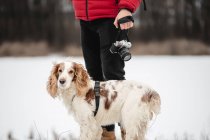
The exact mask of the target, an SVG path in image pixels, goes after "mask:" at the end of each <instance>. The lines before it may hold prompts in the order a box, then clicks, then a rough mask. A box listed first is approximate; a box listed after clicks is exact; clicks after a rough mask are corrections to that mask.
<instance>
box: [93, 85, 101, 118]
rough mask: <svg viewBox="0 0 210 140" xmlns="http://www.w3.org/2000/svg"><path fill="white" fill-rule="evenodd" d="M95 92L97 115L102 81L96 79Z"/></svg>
mask: <svg viewBox="0 0 210 140" xmlns="http://www.w3.org/2000/svg"><path fill="white" fill-rule="evenodd" d="M94 93H95V104H96V109H95V111H94V116H96V114H97V112H98V108H99V101H100V81H95V86H94Z"/></svg>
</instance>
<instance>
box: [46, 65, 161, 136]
mask: <svg viewBox="0 0 210 140" xmlns="http://www.w3.org/2000/svg"><path fill="white" fill-rule="evenodd" d="M94 84H95V82H94V81H93V80H91V79H90V77H89V75H88V73H87V71H86V70H85V69H84V67H83V66H82V65H81V64H78V63H76V62H72V61H64V62H61V63H57V64H54V66H53V69H52V71H51V74H50V76H49V80H48V82H47V90H48V92H49V94H50V95H51V96H52V97H60V99H62V100H63V102H64V104H65V106H66V108H67V109H68V111H69V112H72V113H73V115H74V117H75V119H76V121H77V122H78V123H79V125H80V140H100V139H101V134H102V128H101V126H102V125H109V124H113V123H116V122H119V123H120V124H121V127H123V129H124V132H125V133H124V134H125V140H144V139H145V134H146V131H147V127H148V123H149V122H150V120H151V119H152V118H153V117H154V115H157V114H158V113H159V112H160V104H161V101H160V96H159V94H158V93H157V92H156V91H154V90H153V89H151V88H150V87H148V86H146V85H144V84H141V83H137V82H134V81H128V80H110V81H104V82H100V104H99V108H98V112H97V114H96V116H94V111H95V108H96V105H95V93H94Z"/></svg>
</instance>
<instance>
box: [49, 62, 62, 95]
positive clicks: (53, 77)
mask: <svg viewBox="0 0 210 140" xmlns="http://www.w3.org/2000/svg"><path fill="white" fill-rule="evenodd" d="M59 66H60V64H54V66H53V68H52V70H51V73H50V76H49V78H48V82H47V91H48V93H49V94H50V95H51V96H52V97H53V98H55V97H56V96H57V89H58V85H57V81H58V69H59Z"/></svg>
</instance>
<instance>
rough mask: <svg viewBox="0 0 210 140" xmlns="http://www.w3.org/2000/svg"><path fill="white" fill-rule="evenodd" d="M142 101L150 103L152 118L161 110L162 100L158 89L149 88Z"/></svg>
mask: <svg viewBox="0 0 210 140" xmlns="http://www.w3.org/2000/svg"><path fill="white" fill-rule="evenodd" d="M141 101H142V102H145V103H147V104H148V105H149V107H150V119H152V117H153V113H155V114H156V115H157V114H158V113H159V112H160V105H161V100H160V95H159V94H158V93H157V92H156V91H154V90H148V92H147V93H145V94H144V95H143V96H142V97H141Z"/></svg>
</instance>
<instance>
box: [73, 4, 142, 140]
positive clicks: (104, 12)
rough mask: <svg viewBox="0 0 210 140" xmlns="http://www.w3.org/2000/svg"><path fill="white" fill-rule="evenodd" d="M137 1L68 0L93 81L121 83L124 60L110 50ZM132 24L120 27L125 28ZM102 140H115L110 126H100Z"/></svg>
mask: <svg viewBox="0 0 210 140" xmlns="http://www.w3.org/2000/svg"><path fill="white" fill-rule="evenodd" d="M140 3H141V0H72V4H73V7H74V12H75V17H76V18H77V19H79V20H80V26H81V44H82V51H83V56H84V60H85V66H86V68H87V71H88V73H89V74H90V76H91V77H92V79H93V80H96V81H104V80H124V79H125V77H124V75H125V71H124V66H125V64H124V61H123V60H122V59H121V58H120V56H119V55H118V54H112V53H110V50H109V49H110V47H111V45H112V43H113V42H114V39H115V37H116V35H117V33H118V29H117V28H119V27H118V20H119V19H120V18H123V17H126V16H132V13H134V12H135V11H136V9H137V8H138V7H139V5H140ZM131 27H133V22H126V23H123V24H120V28H121V29H122V30H123V29H129V28H131ZM103 130H104V131H103V134H102V140H115V139H116V137H115V134H114V125H110V126H103Z"/></svg>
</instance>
